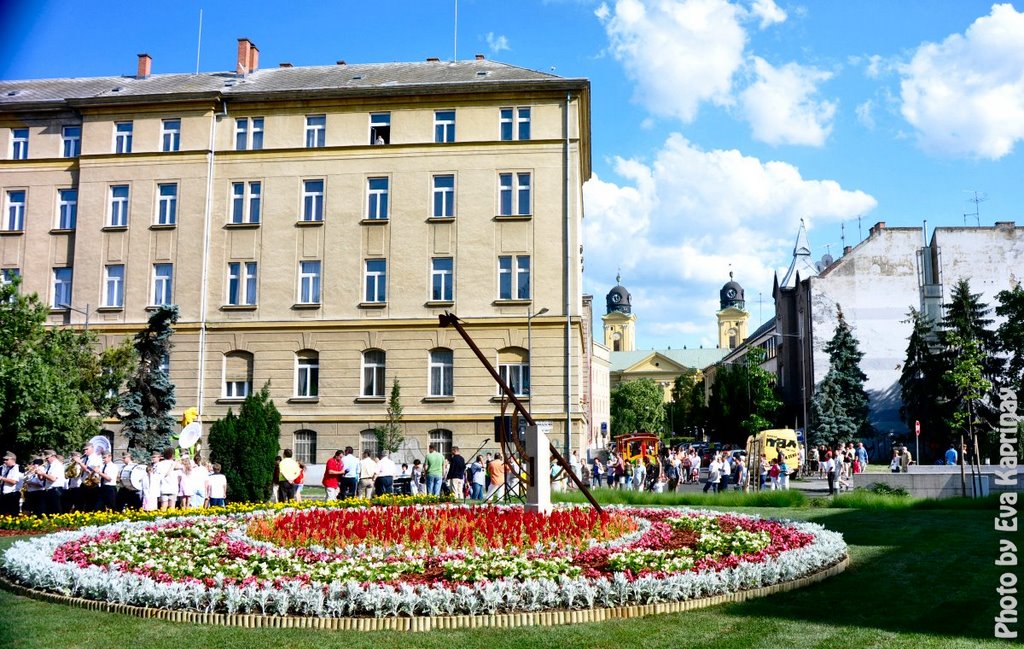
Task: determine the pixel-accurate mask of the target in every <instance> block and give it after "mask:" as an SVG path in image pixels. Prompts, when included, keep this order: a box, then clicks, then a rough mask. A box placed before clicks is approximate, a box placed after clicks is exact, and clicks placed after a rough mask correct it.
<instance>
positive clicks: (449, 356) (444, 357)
mask: <svg viewBox="0 0 1024 649" xmlns="http://www.w3.org/2000/svg"><path fill="white" fill-rule="evenodd" d="M429 370H430V387H429V395H430V396H432V397H450V396H453V395H454V394H455V361H454V355H453V353H452V350H450V349H432V350H430V368H429Z"/></svg>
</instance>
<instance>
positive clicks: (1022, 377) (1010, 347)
mask: <svg viewBox="0 0 1024 649" xmlns="http://www.w3.org/2000/svg"><path fill="white" fill-rule="evenodd" d="M996 299H998V300H999V305H998V306H996V313H997V314H998V315H999V316H1001V317H1002V318H1004V321H1003V323H1002V324H1001V325H999V329H998V330H996V337H997V342H998V345H999V349H1000V351H1002V352H1003V353H1005V354H1006V355H1007V356H1008V363H1007V370H1006V376H1007V378H1008V382H1009V383H1010V384H1011V385H1012V387H1013V388H1014V389H1015V390H1016V391H1017V393H1018V394H1019V393H1020V392H1021V391H1022V390H1024V287H1022V286H1021V285H1020V284H1018V285H1016V286H1014V287H1013V288H1012V289H1010V290H1008V291H1000V292H999V294H998V295H996Z"/></svg>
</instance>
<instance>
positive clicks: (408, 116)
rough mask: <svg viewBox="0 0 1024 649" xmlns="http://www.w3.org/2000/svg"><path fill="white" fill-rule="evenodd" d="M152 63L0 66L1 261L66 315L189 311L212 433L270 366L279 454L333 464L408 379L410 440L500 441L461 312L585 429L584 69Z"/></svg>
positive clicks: (544, 409) (538, 406)
mask: <svg viewBox="0 0 1024 649" xmlns="http://www.w3.org/2000/svg"><path fill="white" fill-rule="evenodd" d="M151 70H152V60H151V59H150V57H149V56H147V55H140V56H139V61H138V69H137V74H136V75H134V76H115V77H102V78H87V79H57V80H33V81H4V82H0V153H2V160H0V198H2V200H3V201H4V204H3V209H4V212H3V223H2V224H0V226H2V227H0V269H2V272H3V275H4V276H5V277H9V276H11V275H13V274H19V275H21V277H22V279H23V287H22V288H23V290H25V291H28V292H36V293H38V294H39V295H40V296H43V298H44V299H45V300H47V301H48V302H49V303H50V305H51V307H52V310H51V315H50V324H51V325H54V326H61V325H72V326H84V325H85V324H86V323H87V322H88V324H89V326H90V327H91V328H92V329H93V330H95V331H97V332H98V333H99V334H100V336H101V339H102V340H103V341H104V343H105V344H112V343H115V342H117V341H119V340H120V339H122V338H123V337H125V336H130V335H133V334H134V333H135V332H137V331H138V330H139V329H140V328H141V327H143V326H144V324H145V322H146V319H147V317H148V315H149V312H150V311H151V310H152V308H153V307H155V306H158V305H161V304H177V305H179V307H180V311H181V319H180V321H179V323H178V325H177V327H176V333H175V335H174V337H173V343H174V349H173V351H172V353H171V357H170V359H169V366H170V367H169V369H170V375H171V378H172V380H173V382H174V383H175V385H176V388H177V401H178V409H179V410H184V409H185V408H188V407H190V406H197V407H199V409H200V412H201V415H202V418H203V421H204V424H205V425H206V427H207V428H208V426H209V424H210V423H211V422H213V421H214V420H216V419H218V418H219V417H221V416H223V415H224V414H225V413H226V412H227V410H228V409H229V408H235V409H237V408H238V406H239V405H240V403H241V401H242V400H243V399H244V398H245V396H246V395H247V394H249V393H250V392H252V391H253V390H259V389H260V388H261V387H262V386H263V385H264V384H267V383H268V382H269V386H270V393H271V396H272V398H273V399H274V401H275V403H276V405H277V406H278V408H279V409H280V410H281V412H282V415H283V424H282V437H281V444H282V446H283V447H288V446H291V447H294V448H295V449H296V451H297V455H298V456H299V457H300V458H301V459H303V460H305V461H307V462H312V463H316V462H323V461H324V460H325V458H326V457H329V456H330V454H331V453H333V451H334V449H336V448H339V447H344V446H346V445H351V446H353V447H355V448H363V449H368V450H372V449H373V447H374V446H375V441H374V437H373V435H372V429H373V428H374V426H376V425H378V424H380V423H382V422H383V420H384V417H385V406H386V401H387V398H388V395H389V393H390V390H391V387H392V384H393V382H394V381H396V380H397V381H398V382H399V383H400V386H401V398H402V403H403V406H404V414H405V425H406V437H407V440H408V448H407V449H406V450H407V454H408V455H409V457H414V456H416V455H417V454H418V453H419V452H421V450H422V451H425V447H426V445H427V444H428V443H429V442H437V443H439V444H440V445H441V446H442V447H443V448H445V449H447V448H450V446H451V445H452V444H455V445H461V446H462V447H463V448H469V449H473V448H476V447H477V446H479V445H480V444H481V442H483V441H484V440H485V439H487V438H493V417H494V416H495V415H497V414H499V405H500V404H499V399H498V396H497V395H498V390H497V388H496V386H495V384H494V381H493V380H492V379H491V378H490V376H489V375H488V373H487V372H486V370H485V369H484V368H483V367H482V366H481V365H480V364H479V362H478V361H477V359H476V358H475V357H474V356H473V355H472V353H471V352H470V350H469V349H468V347H467V346H466V345H465V343H464V342H463V341H462V339H461V338H460V337H459V335H458V334H457V333H456V332H455V331H454V330H449V329H440V328H439V327H438V316H439V315H440V314H442V313H444V312H452V313H455V314H456V315H458V316H459V317H460V318H461V319H462V320H463V321H464V322H465V324H466V327H467V329H468V330H469V331H470V333H471V334H472V335H473V336H474V339H475V341H476V342H477V344H478V345H479V346H480V347H481V348H482V349H483V350H484V351H485V353H486V354H487V355H488V356H489V357H490V359H491V362H492V363H493V364H494V365H495V366H496V367H498V368H499V369H500V372H501V374H502V376H503V377H504V378H505V379H506V380H507V381H508V382H509V383H510V385H512V386H513V388H514V389H515V390H516V391H517V393H518V394H520V395H522V396H523V397H524V398H525V397H528V398H529V401H530V408H531V410H532V412H533V414H534V416H535V417H536V418H537V419H542V420H549V421H551V422H552V424H553V429H552V435H553V438H554V441H555V442H556V443H558V444H565V445H566V446H569V447H573V448H577V447H578V446H579V445H580V444H581V442H582V443H585V440H586V439H587V437H588V426H587V424H586V422H585V412H584V407H583V401H584V400H585V396H584V395H585V388H586V387H587V386H589V375H588V374H589V373H588V372H587V371H585V370H584V363H583V358H584V355H585V353H586V350H588V349H589V345H590V342H589V340H588V336H589V334H588V333H587V332H585V331H584V328H583V321H584V318H583V297H582V290H581V283H582V255H581V254H580V251H581V250H582V245H581V240H580V236H581V234H580V233H581V227H580V225H581V220H582V218H583V204H582V185H583V183H584V182H585V181H586V180H587V179H588V178H589V176H590V125H589V118H590V105H589V101H590V86H589V82H588V81H587V80H585V79H566V78H560V77H556V76H554V75H550V74H546V73H540V72H534V71H530V70H525V69H522V68H518V67H514V66H510V65H506V64H502V63H497V62H491V61H487V60H485V59H484V58H483V57H481V56H477V57H476V58H475V59H474V60H470V61H458V62H442V61H438V60H436V59H432V60H428V61H426V62H421V63H391V64H358V65H356V64H351V65H350V64H346V63H345V62H343V61H339V62H338V64H336V65H332V66H317V67H291V66H289V65H287V64H284V65H282V67H278V68H272V69H260V68H259V52H258V50H257V49H256V47H255V46H254V45H253V44H252V43H251V42H250V41H248V40H247V39H239V41H238V49H237V60H236V66H235V70H234V71H231V72H223V73H203V74H161V75H154V74H152V73H151ZM542 308H543V309H546V312H545V313H544V314H543V315H537V316H535V317H534V314H535V313H536V312H538V311H540V310H541V309H542ZM531 354H532V355H533V359H534V362H531V358H530V356H531ZM109 423H110V426H109V428H111V429H112V430H114V431H116V430H117V425H116V422H109ZM117 445H118V446H119V447H120V446H122V445H123V441H122V440H118V444H117Z"/></svg>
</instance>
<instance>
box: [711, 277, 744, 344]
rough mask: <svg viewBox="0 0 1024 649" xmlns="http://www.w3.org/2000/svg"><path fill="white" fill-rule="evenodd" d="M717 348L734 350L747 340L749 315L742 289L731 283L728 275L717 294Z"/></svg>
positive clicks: (733, 282)
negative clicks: (718, 307)
mask: <svg viewBox="0 0 1024 649" xmlns="http://www.w3.org/2000/svg"><path fill="white" fill-rule="evenodd" d="M719 306H720V307H721V308H720V309H719V311H718V313H717V314H716V315H717V317H718V346H719V347H720V348H722V349H735V348H736V347H738V346H739V344H740V343H741V342H743V341H744V340H745V339H746V338H747V324H748V321H749V320H750V313H748V312H747V311H746V310H745V306H746V302H745V301H744V299H743V287H742V286H740V285H739V284H738V283H737V282H735V281H733V279H732V273H731V272H730V273H729V281H728V282H726V283H725V286H723V287H722V290H721V291H720V292H719Z"/></svg>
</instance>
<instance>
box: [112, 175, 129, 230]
mask: <svg viewBox="0 0 1024 649" xmlns="http://www.w3.org/2000/svg"><path fill="white" fill-rule="evenodd" d="M128 196H129V193H128V185H111V186H110V219H109V220H108V221H107V225H109V226H110V227H112V228H126V227H128Z"/></svg>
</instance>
